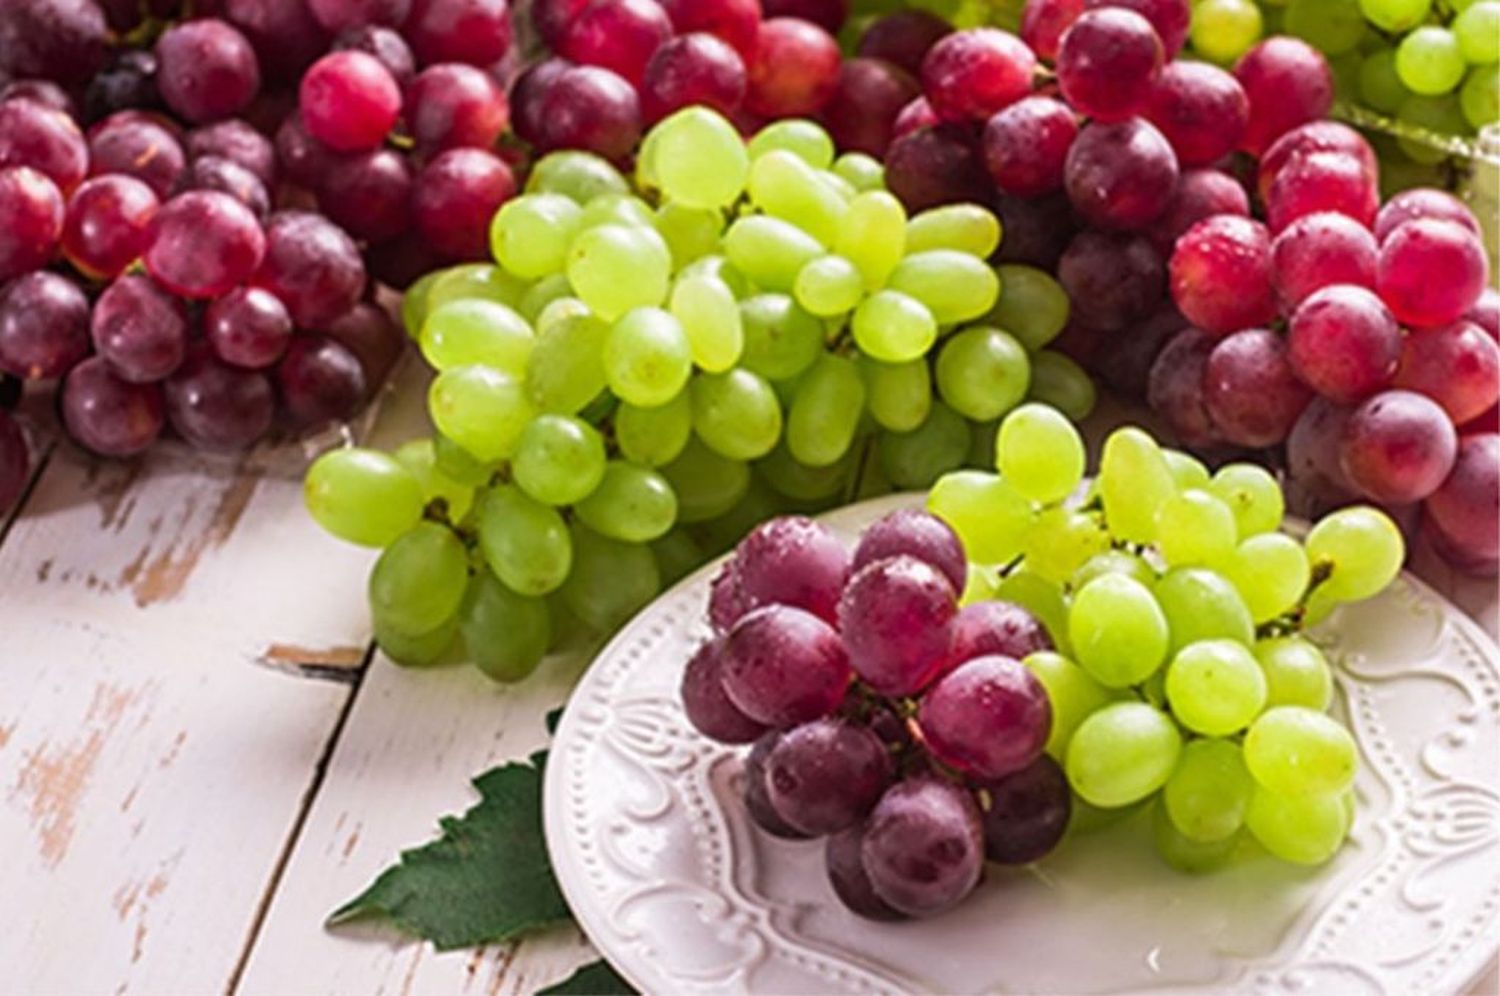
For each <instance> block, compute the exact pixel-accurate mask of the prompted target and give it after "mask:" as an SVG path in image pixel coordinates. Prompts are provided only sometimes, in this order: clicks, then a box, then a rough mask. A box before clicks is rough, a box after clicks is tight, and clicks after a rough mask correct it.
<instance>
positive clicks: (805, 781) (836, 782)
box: [765, 718, 893, 836]
mask: <svg viewBox="0 0 1500 996" xmlns="http://www.w3.org/2000/svg"><path fill="white" fill-rule="evenodd" d="M892 773H893V772H892V765H891V758H890V755H889V754H887V753H886V750H885V745H884V744H882V743H881V742H880V739H879V738H878V737H877V736H876V735H875V734H874V733H872V732H871V731H870V729H869V728H868V727H866V726H859V725H856V724H855V723H853V722H851V721H850V720H847V719H841V718H824V719H815V720H813V721H812V722H810V723H806V724H804V725H802V726H798V727H796V728H794V729H792V730H790V731H788V732H787V733H786V734H784V735H783V736H782V737H781V739H780V740H779V741H777V743H776V746H775V747H774V748H772V750H771V753H770V755H769V756H768V757H767V758H766V761H765V778H766V788H767V790H768V795H769V797H770V801H771V805H772V807H773V808H774V809H775V810H776V813H777V815H779V816H780V817H781V818H782V819H783V820H785V821H786V823H787V824H788V825H789V826H791V827H793V828H794V829H796V830H800V831H801V832H803V833H806V834H809V835H813V836H821V835H823V834H831V833H838V832H840V831H842V830H847V829H849V828H850V827H853V826H855V825H857V824H858V823H859V821H860V819H862V818H863V817H864V815H865V814H866V813H868V812H869V811H870V810H871V809H872V808H873V807H874V806H875V804H876V803H877V802H878V801H880V797H881V795H882V794H883V793H884V792H885V789H886V786H887V785H888V784H889V783H890V780H891V776H892Z"/></svg>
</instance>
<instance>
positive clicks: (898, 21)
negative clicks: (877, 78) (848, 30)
mask: <svg viewBox="0 0 1500 996" xmlns="http://www.w3.org/2000/svg"><path fill="white" fill-rule="evenodd" d="M952 33H953V26H952V25H951V24H949V23H948V22H947V21H945V20H943V19H942V18H941V17H938V16H937V15H935V14H929V13H927V12H926V11H925V10H903V11H898V12H896V13H894V14H887V15H886V16H884V17H880V18H877V19H876V20H875V21H874V22H872V23H871V24H870V26H869V27H868V28H866V29H865V32H864V34H862V35H860V38H859V49H858V52H857V54H858V55H860V56H861V57H863V58H866V59H884V60H885V61H887V62H892V63H895V64H896V65H898V66H900V67H901V68H902V69H904V70H906V71H907V72H908V73H911V74H912V75H913V76H919V75H921V72H922V60H923V59H925V58H927V53H928V52H929V51H931V50H932V46H934V45H936V44H937V43H938V42H939V41H941V40H942V39H943V38H946V37H947V36H948V35H951V34H952Z"/></svg>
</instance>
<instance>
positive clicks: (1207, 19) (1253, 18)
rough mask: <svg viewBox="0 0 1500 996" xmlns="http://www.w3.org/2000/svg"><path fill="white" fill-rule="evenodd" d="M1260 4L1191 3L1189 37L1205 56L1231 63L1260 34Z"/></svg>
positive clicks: (1235, 0)
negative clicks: (1191, 17)
mask: <svg viewBox="0 0 1500 996" xmlns="http://www.w3.org/2000/svg"><path fill="white" fill-rule="evenodd" d="M1261 27H1262V20H1261V13H1260V7H1259V6H1257V5H1256V4H1254V3H1252V2H1250V0H1201V4H1197V5H1194V7H1193V20H1192V26H1191V28H1190V29H1189V37H1190V38H1191V39H1192V42H1193V50H1194V51H1196V52H1197V53H1198V54H1199V55H1201V56H1203V57H1204V58H1206V59H1211V60H1213V61H1214V62H1218V63H1225V64H1227V63H1231V62H1234V61H1235V60H1236V59H1238V58H1239V57H1240V56H1241V55H1242V54H1243V53H1244V52H1245V51H1246V50H1247V49H1249V48H1250V46H1252V45H1254V44H1255V42H1256V40H1257V39H1258V38H1260V35H1261Z"/></svg>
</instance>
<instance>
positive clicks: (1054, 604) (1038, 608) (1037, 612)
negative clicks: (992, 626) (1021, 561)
mask: <svg viewBox="0 0 1500 996" xmlns="http://www.w3.org/2000/svg"><path fill="white" fill-rule="evenodd" d="M993 597H994V598H996V599H999V600H1000V601H1003V602H1013V603H1015V604H1016V605H1019V606H1021V608H1023V609H1025V610H1026V611H1027V612H1030V613H1031V614H1032V615H1033V616H1035V617H1036V619H1037V621H1038V622H1040V623H1041V624H1042V626H1043V628H1045V629H1046V630H1047V635H1048V636H1050V637H1052V643H1053V645H1054V646H1055V647H1056V648H1057V650H1058V652H1059V653H1062V654H1071V653H1072V652H1073V646H1072V644H1071V643H1069V642H1068V599H1067V596H1066V595H1064V594H1063V590H1062V589H1061V588H1059V587H1058V586H1057V585H1055V584H1053V583H1052V582H1051V581H1048V580H1047V579H1046V578H1044V577H1042V576H1041V575H1040V574H1038V573H1036V572H1035V571H1030V570H1027V569H1026V568H1025V566H1024V565H1023V566H1022V567H1020V568H1019V569H1017V570H1013V571H1011V572H1010V573H1009V574H1007V575H1005V577H1003V578H1001V579H1000V581H999V583H998V584H996V585H995V593H994V595H993Z"/></svg>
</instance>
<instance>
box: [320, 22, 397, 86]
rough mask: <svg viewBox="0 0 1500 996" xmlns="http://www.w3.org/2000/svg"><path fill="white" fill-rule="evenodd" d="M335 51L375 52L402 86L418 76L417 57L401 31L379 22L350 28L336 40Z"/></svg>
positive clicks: (370, 53)
mask: <svg viewBox="0 0 1500 996" xmlns="http://www.w3.org/2000/svg"><path fill="white" fill-rule="evenodd" d="M333 51H335V52H363V53H365V54H366V55H373V56H374V57H375V58H377V59H379V60H380V64H381V65H382V66H384V67H385V68H386V70H387V71H389V72H390V74H391V78H392V79H394V80H395V81H396V82H397V83H398V84H399V85H400V86H401V87H402V89H405V88H406V87H407V85H408V84H410V83H411V81H412V79H413V78H415V77H416V75H417V57H416V56H415V55H412V52H411V46H410V45H408V44H406V39H405V38H402V37H401V34H400V32H398V31H396V30H394V29H392V28H387V27H384V26H383V25H379V24H367V25H364V26H363V27H358V28H349V29H347V30H345V31H341V32H339V36H338V37H337V38H335V39H334V40H333Z"/></svg>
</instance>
